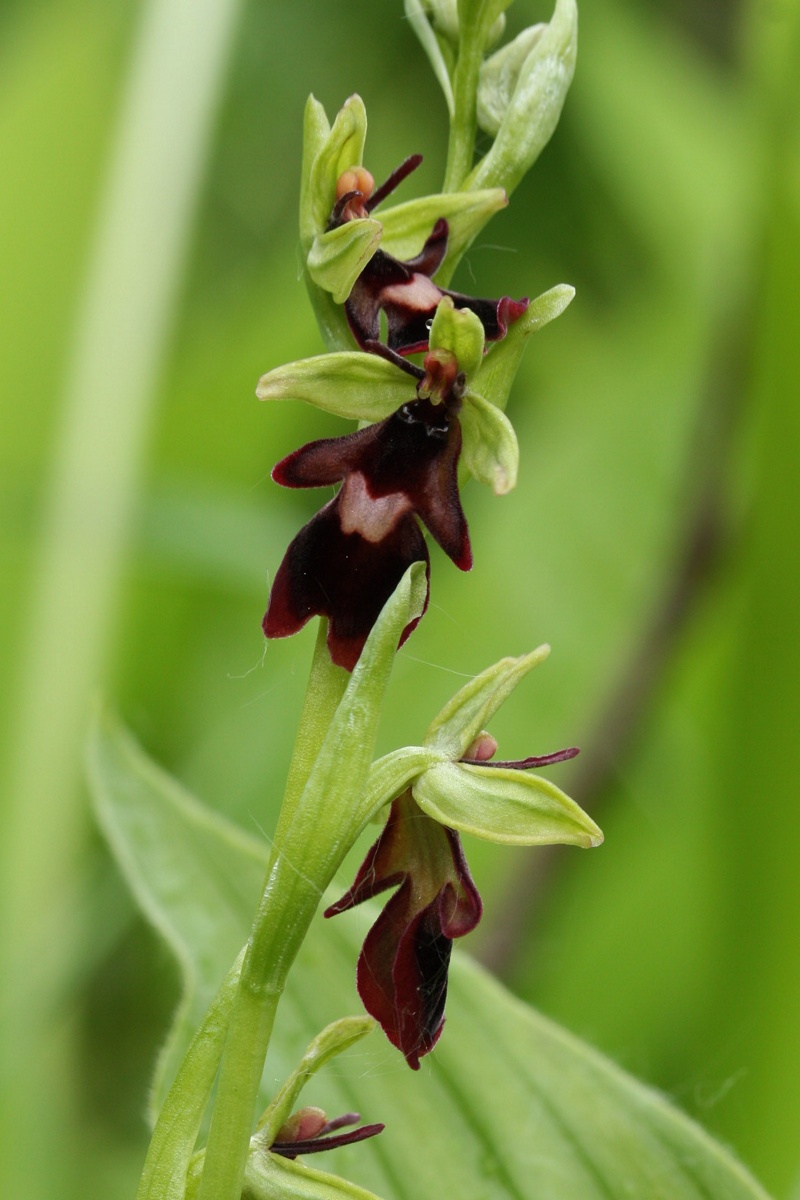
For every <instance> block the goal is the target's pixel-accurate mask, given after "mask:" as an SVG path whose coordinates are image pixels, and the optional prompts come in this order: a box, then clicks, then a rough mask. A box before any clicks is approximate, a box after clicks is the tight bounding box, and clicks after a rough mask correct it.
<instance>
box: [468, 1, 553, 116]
mask: <svg viewBox="0 0 800 1200" xmlns="http://www.w3.org/2000/svg"><path fill="white" fill-rule="evenodd" d="M546 28H547V27H546V25H544V24H541V25H531V26H529V27H528V28H527V29H523V30H522V32H521V33H520V34H518V35H517V37H515V38H514V40H513V42H508V44H507V45H505V46H502V47H501V48H500V49H499V50H497V51H495V53H494V54H493V55H492V56H491V57H490V58H487V59H486V61H485V62H484V63H482V64H481V73H480V78H479V81H478V96H477V100H478V109H477V114H478V124H479V125H480V127H481V129H483V130H484V132H485V133H488V134H491V136H492V137H496V136H497V134H498V133H499V132H500V126H501V125H502V123H503V118H504V117H505V115H506V113H507V112H508V109H509V107H510V105H511V99H512V97H513V95H514V91H515V90H516V87H517V83H518V82H519V77H520V74H521V72H522V70H523V69H524V67H525V64H526V59H527V58H528V55H529V54H530V52H531V50H532V49H533V47H534V46H535V45H536V43H537V42H538V41H539V38H540V37H541V36H542V33H543V32H544V30H545V29H546Z"/></svg>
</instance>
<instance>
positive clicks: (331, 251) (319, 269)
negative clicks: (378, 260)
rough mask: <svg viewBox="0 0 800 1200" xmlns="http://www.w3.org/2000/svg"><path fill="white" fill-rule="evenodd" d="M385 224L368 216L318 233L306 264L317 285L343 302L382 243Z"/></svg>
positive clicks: (337, 301) (337, 300)
mask: <svg viewBox="0 0 800 1200" xmlns="http://www.w3.org/2000/svg"><path fill="white" fill-rule="evenodd" d="M382 234H383V226H382V225H381V223H380V221H373V220H372V219H371V218H369V217H365V218H360V219H357V220H354V221H346V222H345V224H344V225H339V226H338V227H337V228H336V229H328V230H326V232H325V233H318V234H317V235H316V237H315V238H314V241H313V242H312V243H311V249H310V250H309V252H308V257H307V259H306V266H307V268H308V273H309V275H310V276H311V279H312V280H313V282H314V283H315V284H316V285H317V287H321V288H323V289H324V290H325V291H326V292H330V293H331V294H332V296H333V299H334V303H336V304H344V302H345V300H346V299H347V297H348V296H349V295H350V292H351V291H352V288H353V284H354V283H355V281H356V280H357V279H358V277H359V275H360V274H361V272H362V271H363V270H364V267H365V266H366V265H367V263H368V262H369V260H370V259H371V258H372V256H373V254H374V253H375V251H376V250H377V249H378V246H379V245H380V242H381V236H382Z"/></svg>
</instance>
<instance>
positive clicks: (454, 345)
mask: <svg viewBox="0 0 800 1200" xmlns="http://www.w3.org/2000/svg"><path fill="white" fill-rule="evenodd" d="M485 341H486V338H485V335H484V331H483V324H482V323H481V319H480V317H478V316H477V315H476V314H475V313H474V312H471V311H470V309H468V308H456V306H455V304H454V303H453V301H452V299H451V298H450V297H449V296H443V297H442V299H441V300H440V301H439V305H438V307H437V309H436V313H435V314H434V318H433V321H432V322H431V328H430V336H429V339H428V346H429V348H430V349H431V350H449V351H450V353H451V354H454V355H455V357H456V361H457V362H458V369H459V371H463V372H464V374H465V375H466V376H467V378H469V377H470V375H474V374H475V372H476V371H477V369H478V367H479V366H480V364H481V363H482V362H483V347H484V344H485Z"/></svg>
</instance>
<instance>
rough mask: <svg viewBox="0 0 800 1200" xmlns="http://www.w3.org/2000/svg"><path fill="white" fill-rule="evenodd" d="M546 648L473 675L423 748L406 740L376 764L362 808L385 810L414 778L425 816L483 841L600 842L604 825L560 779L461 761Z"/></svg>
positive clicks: (531, 843)
mask: <svg viewBox="0 0 800 1200" xmlns="http://www.w3.org/2000/svg"><path fill="white" fill-rule="evenodd" d="M549 652H550V647H549V646H539V647H538V649H536V650H534V651H533V652H532V653H530V654H526V655H523V656H522V657H521V658H504V659H501V660H500V662H497V663H495V664H494V665H493V666H491V667H489V668H488V669H487V670H485V671H483V672H482V673H481V674H480V675H478V676H476V677H475V679H471V680H470V681H469V683H467V684H466V685H465V686H464V687H463V688H461V690H460V691H459V692H457V693H456V695H455V696H454V697H453V698H452V700H450V701H449V703H448V704H446V705H445V707H444V708H443V709H442V711H441V712H440V713H439V715H438V716H437V717H436V718H435V719H434V720H433V722H432V723H431V725H430V727H429V729H428V732H427V734H426V736H425V743H424V745H423V746H408V747H406V748H405V749H403V750H397V751H395V752H394V753H392V754H387V755H385V756H384V757H383V758H381V759H378V761H377V762H376V763H374V764H373V766H372V769H371V771H370V776H369V782H368V785H367V794H366V797H365V808H366V807H371V813H375V812H378V811H380V809H381V808H382V807H383V806H384V805H385V804H387V803H389V801H391V800H392V799H394V797H395V796H397V795H398V794H399V793H400V792H401V791H402V790H403V789H404V788H405V787H407V786H408V785H409V783H410V784H411V790H412V792H413V795H414V799H415V801H416V802H417V804H418V805H419V807H420V808H421V809H422V811H423V812H424V813H426V814H427V816H429V817H432V818H433V820H435V821H438V822H439V823H440V824H442V825H447V826H449V828H451V829H457V830H459V831H460V832H462V833H471V834H474V835H475V836H476V837H479V838H483V839H484V840H485V841H490V842H503V843H506V844H509V845H524V846H536V845H545V844H551V843H561V844H567V845H573V846H583V847H585V848H588V847H591V846H598V845H600V843H601V842H602V840H603V834H602V832H601V830H600V829H599V828H598V826H597V825H596V824H595V822H594V821H593V820H592V819H591V817H589V816H588V815H587V814H586V813H585V812H584V811H583V810H582V809H581V808H580V807H579V806H578V805H577V804H576V803H575V801H574V800H571V799H570V798H569V796H567V795H566V794H565V793H564V792H562V791H561V790H560V788H557V787H556V786H555V784H552V783H549V782H548V780H546V779H542V778H541V776H539V775H533V774H530V773H529V772H528V771H522V770H519V769H515V768H509V767H499V766H491V765H489V764H484V765H477V764H475V763H467V762H462V761H460V760H461V759H462V758H463V756H464V754H465V753H466V751H467V749H468V748H469V746H470V745H471V744H472V742H473V741H474V740H475V738H476V737H477V736H478V734H479V733H480V732H481V730H482V729H483V728H484V726H485V725H487V724H488V722H489V720H490V719H491V718H492V716H493V715H494V714H495V712H496V711H497V709H498V708H499V707H500V705H501V704H502V703H503V701H504V700H505V699H506V697H507V696H509V695H510V693H511V692H512V691H513V690H514V688H515V687H516V686H517V684H518V683H519V682H520V680H521V679H523V678H524V677H525V676H526V675H527V674H528V672H529V671H531V670H532V669H533V668H534V667H536V666H538V664H539V663H541V662H543V661H544V659H545V658H546V657H547V655H548V654H549ZM371 813H370V814H369V815H371Z"/></svg>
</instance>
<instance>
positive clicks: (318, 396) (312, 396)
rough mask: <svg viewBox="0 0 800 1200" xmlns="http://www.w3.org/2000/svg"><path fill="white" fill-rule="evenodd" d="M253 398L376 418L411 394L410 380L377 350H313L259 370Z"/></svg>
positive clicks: (354, 417) (351, 416)
mask: <svg viewBox="0 0 800 1200" xmlns="http://www.w3.org/2000/svg"><path fill="white" fill-rule="evenodd" d="M256 395H257V396H258V398H259V400H302V401H304V402H305V403H306V404H313V405H314V407H315V408H320V409H322V411H323V412H329V413H334V414H335V415H336V416H339V417H346V418H348V419H350V420H354V421H382V420H383V418H384V417H388V416H389V415H390V413H393V412H394V411H395V410H396V409H397V408H399V407H400V405H401V404H405V403H406V402H407V401H409V400H413V399H414V381H413V379H409V377H408V376H407V375H406V374H405V372H403V371H400V370H398V368H397V367H396V366H394V365H393V364H392V363H390V362H387V361H386V359H384V358H379V357H378V355H377V354H362V353H361V352H360V351H356V350H343V351H340V352H339V353H336V354H318V355H316V356H315V357H314V358H304V359H300V360H299V361H298V362H293V363H287V364H286V365H285V366H282V367H276V368H275V370H274V371H268V372H267V374H266V375H262V376H261V378H260V379H259V381H258V386H257V387H256Z"/></svg>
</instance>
